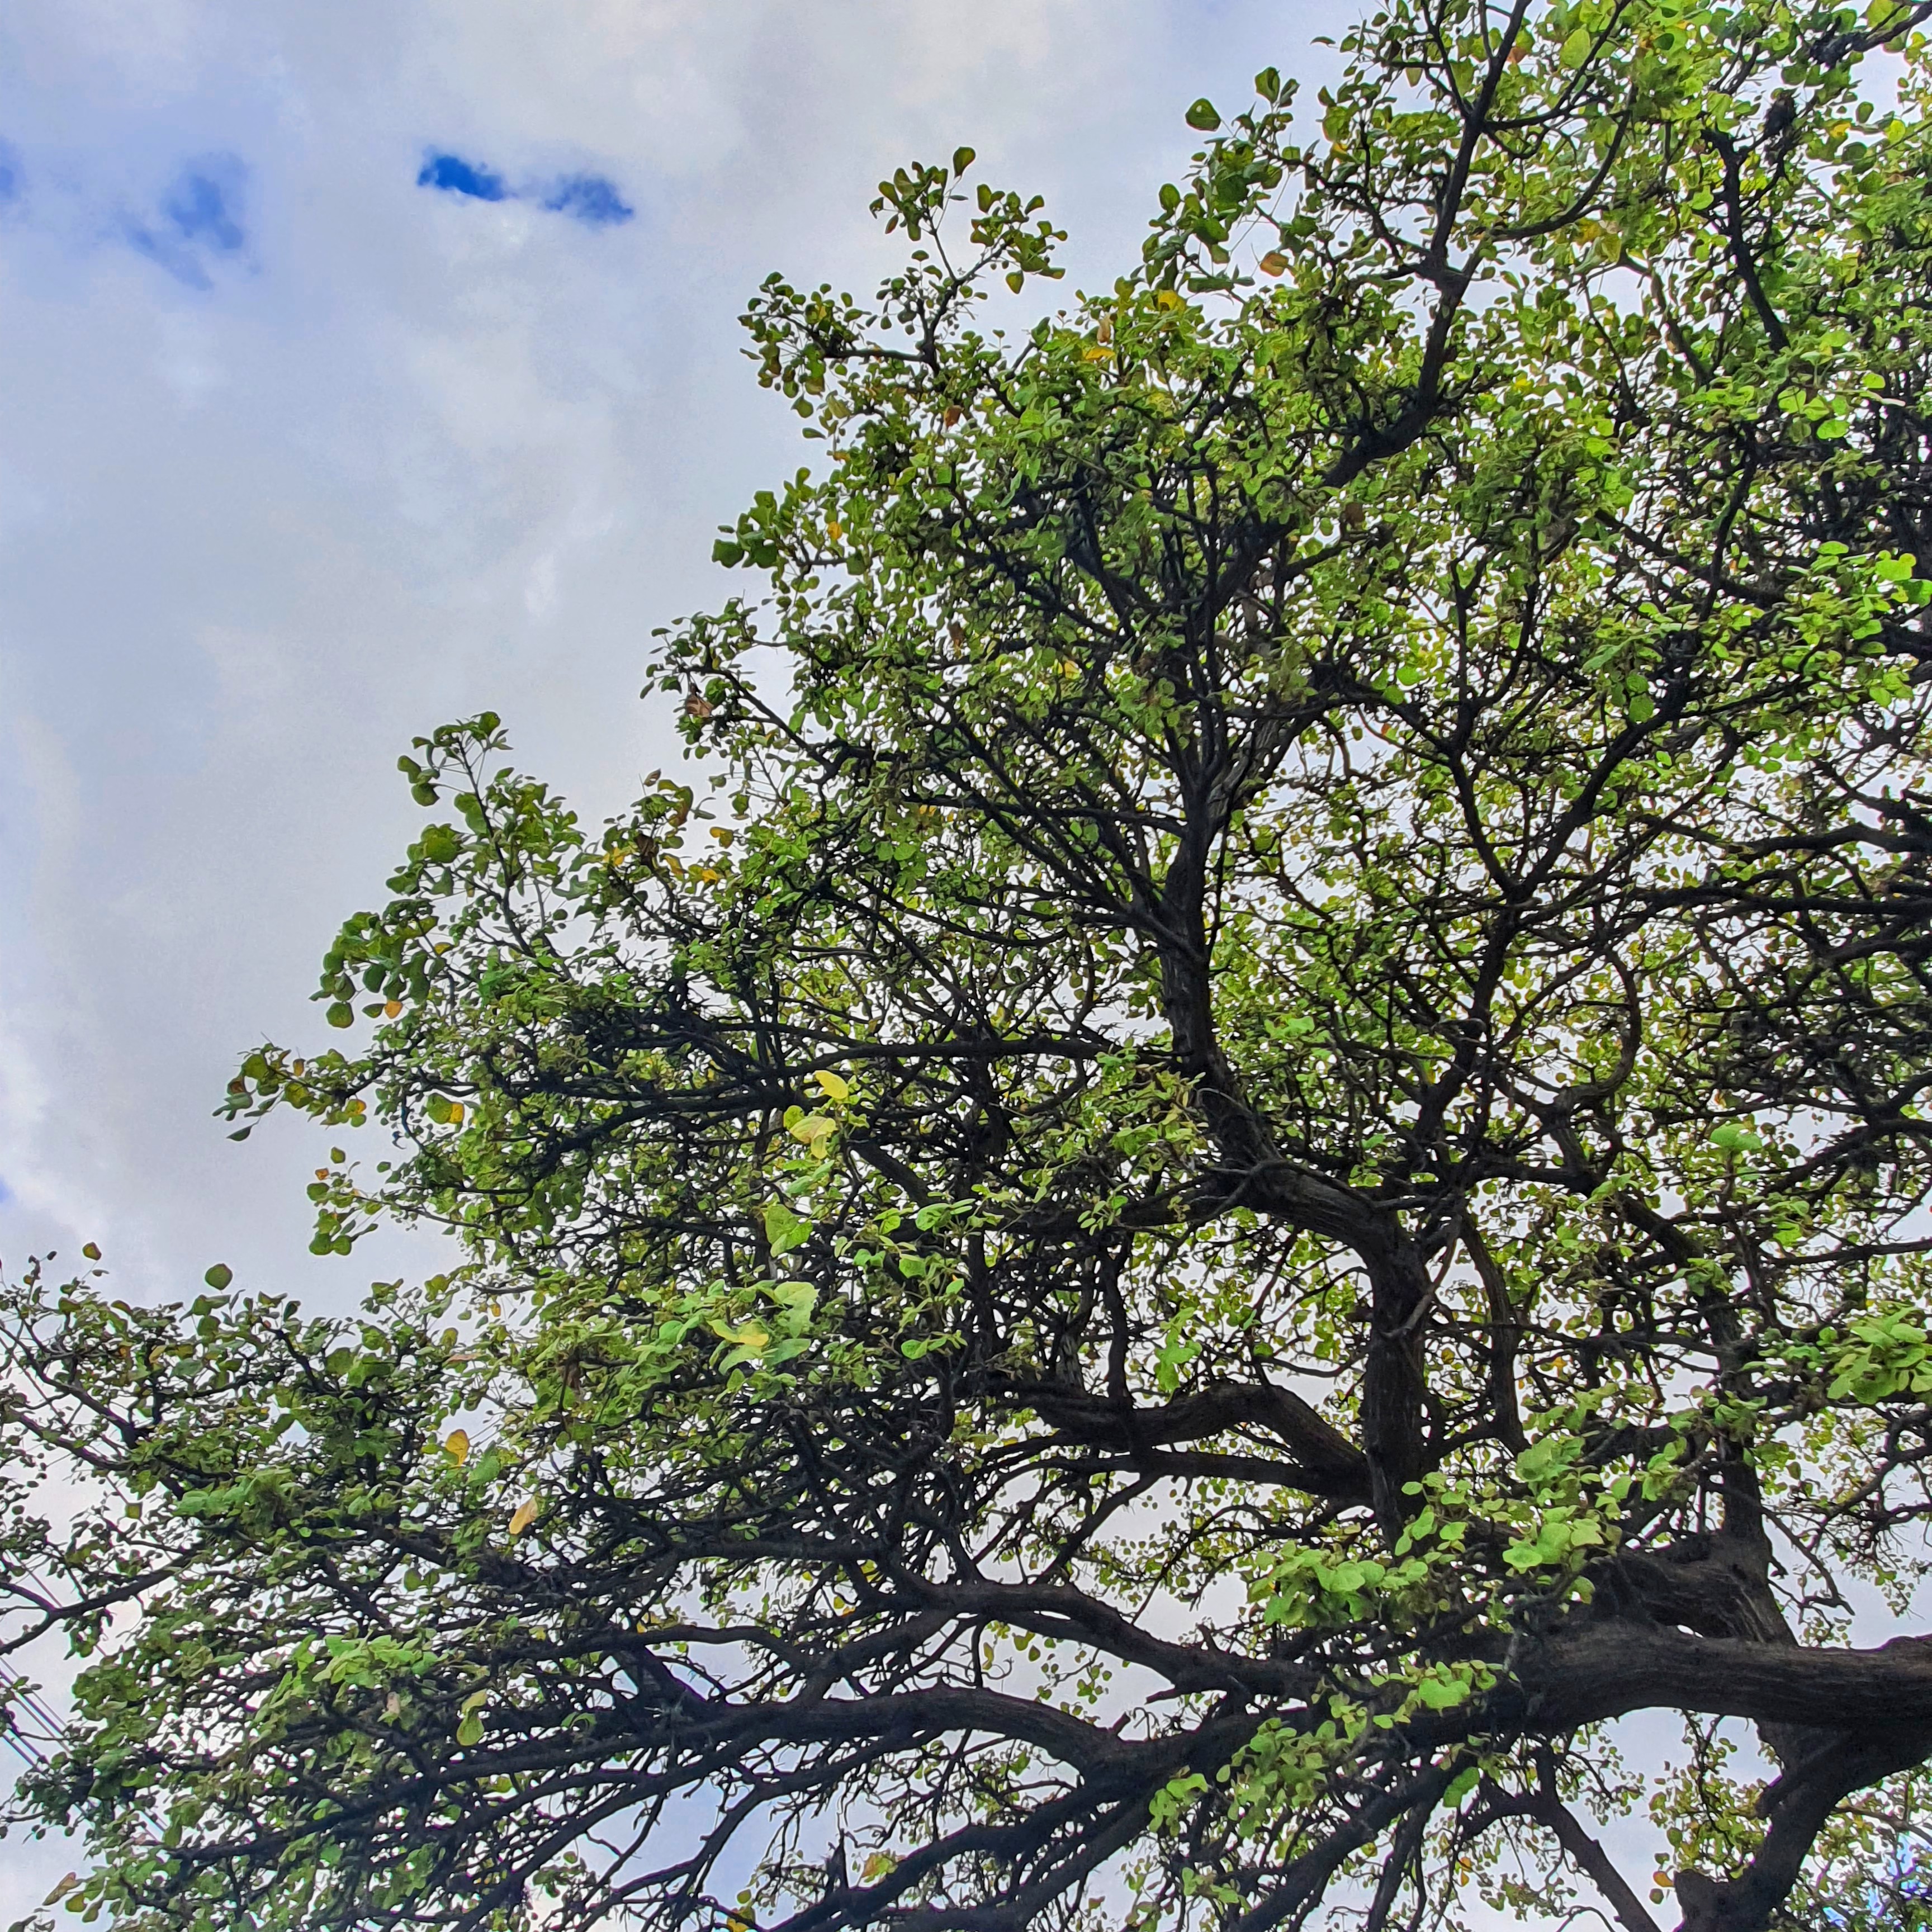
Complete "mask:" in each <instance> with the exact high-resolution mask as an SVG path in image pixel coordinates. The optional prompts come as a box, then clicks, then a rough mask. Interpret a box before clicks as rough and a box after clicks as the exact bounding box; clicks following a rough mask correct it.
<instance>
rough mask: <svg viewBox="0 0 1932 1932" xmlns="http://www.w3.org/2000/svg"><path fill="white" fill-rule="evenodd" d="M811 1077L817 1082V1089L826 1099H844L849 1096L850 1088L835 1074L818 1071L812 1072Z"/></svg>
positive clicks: (847, 1098)
mask: <svg viewBox="0 0 1932 1932" xmlns="http://www.w3.org/2000/svg"><path fill="white" fill-rule="evenodd" d="M811 1077H812V1079H814V1080H815V1081H817V1082H818V1091H820V1093H821V1094H823V1095H824V1096H825V1097H826V1099H827V1100H850V1098H851V1095H852V1090H851V1088H850V1087H848V1086H847V1085H846V1084H845V1082H844V1081H842V1080H841V1079H839V1077H838V1075H837V1074H835V1073H823V1072H820V1073H814V1075H813V1076H811Z"/></svg>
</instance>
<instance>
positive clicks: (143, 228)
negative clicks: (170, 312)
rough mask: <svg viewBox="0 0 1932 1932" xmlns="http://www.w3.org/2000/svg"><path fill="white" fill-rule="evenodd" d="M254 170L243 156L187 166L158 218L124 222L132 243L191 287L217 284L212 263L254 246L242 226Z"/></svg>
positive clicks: (208, 157)
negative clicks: (244, 199)
mask: <svg viewBox="0 0 1932 1932" xmlns="http://www.w3.org/2000/svg"><path fill="white" fill-rule="evenodd" d="M247 181H248V169H247V168H246V167H245V166H244V165H243V163H242V160H241V158H240V157H239V155H235V154H203V155H202V156H200V157H199V158H198V159H196V160H192V161H189V162H187V163H184V165H183V166H182V168H181V172H180V173H178V175H175V179H174V182H173V184H172V186H171V187H169V190H168V191H167V193H166V195H165V196H163V199H162V202H161V205H160V209H159V211H158V212H157V214H156V216H155V217H154V218H153V219H152V220H141V219H137V218H136V217H133V216H131V215H130V216H127V217H124V220H123V222H122V224H121V232H122V233H123V235H124V236H125V237H126V239H127V245H128V246H129V247H130V248H132V249H133V251H135V253H136V254H140V255H145V256H146V257H147V258H148V260H149V261H151V262H153V263H156V264H157V266H160V268H163V269H166V271H167V272H168V273H169V275H172V276H173V277H174V278H175V281H178V282H180V283H181V284H184V286H185V287H188V288H191V289H207V288H211V287H213V286H214V284H213V282H212V281H211V279H210V278H209V275H208V266H207V264H208V258H209V257H216V256H222V255H239V254H241V252H242V250H243V249H244V248H246V247H247V246H248V230H247V229H245V228H244V227H243V226H242V193H243V190H244V188H245V186H246V184H247Z"/></svg>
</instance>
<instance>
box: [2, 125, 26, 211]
mask: <svg viewBox="0 0 1932 1932" xmlns="http://www.w3.org/2000/svg"><path fill="white" fill-rule="evenodd" d="M25 184H26V182H25V178H24V176H23V172H22V170H21V167H20V149H19V148H17V147H15V146H14V145H13V142H11V141H6V140H0V208H5V206H6V205H7V202H10V201H17V200H19V199H20V190H21V189H22V187H23V186H24V185H25Z"/></svg>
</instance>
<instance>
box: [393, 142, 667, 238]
mask: <svg viewBox="0 0 1932 1932" xmlns="http://www.w3.org/2000/svg"><path fill="white" fill-rule="evenodd" d="M416 185H417V187H428V188H435V189H437V190H440V192H442V193H445V194H455V195H461V196H466V198H467V199H470V200H472V201H533V202H536V204H537V205H538V206H539V207H541V208H547V209H548V210H549V211H550V212H551V213H552V214H563V215H568V217H569V218H570V219H571V220H573V221H579V222H581V223H583V226H585V227H586V228H611V227H615V226H616V225H617V224H618V223H620V222H625V221H628V220H631V218H632V217H633V216H634V215H635V214H636V213H637V210H636V209H635V208H633V207H632V206H631V204H630V203H629V202H627V201H626V200H625V199H624V197H623V196H622V193H619V190H618V187H617V184H616V182H614V181H612V180H611V179H610V178H609V176H607V175H599V174H589V173H585V172H579V173H577V174H569V175H556V176H555V177H554V178H551V179H549V180H538V181H529V182H527V183H526V184H524V185H523V186H522V187H511V185H510V184H509V183H508V181H505V179H504V178H503V177H502V175H499V174H498V173H497V172H496V170H495V169H493V168H490V167H486V166H484V165H483V164H482V163H481V162H478V161H471V160H465V159H464V158H463V156H462V155H460V154H451V153H449V152H448V151H445V150H442V149H437V148H432V149H431V151H430V152H429V153H428V154H427V155H425V157H424V158H423V164H422V168H421V169H420V170H419V172H418V173H417V175H416Z"/></svg>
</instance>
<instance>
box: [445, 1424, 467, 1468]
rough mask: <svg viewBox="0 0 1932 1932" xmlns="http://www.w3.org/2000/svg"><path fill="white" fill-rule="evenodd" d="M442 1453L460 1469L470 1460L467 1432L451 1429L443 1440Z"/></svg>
mask: <svg viewBox="0 0 1932 1932" xmlns="http://www.w3.org/2000/svg"><path fill="white" fill-rule="evenodd" d="M443 1454H445V1455H446V1456H447V1457H449V1460H451V1461H452V1463H455V1465H456V1466H457V1467H458V1469H460V1468H461V1467H462V1466H463V1464H464V1463H466V1462H468V1461H469V1431H468V1430H463V1429H452V1430H451V1431H450V1432H449V1434H448V1435H447V1436H445V1437H444V1438H443Z"/></svg>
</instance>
